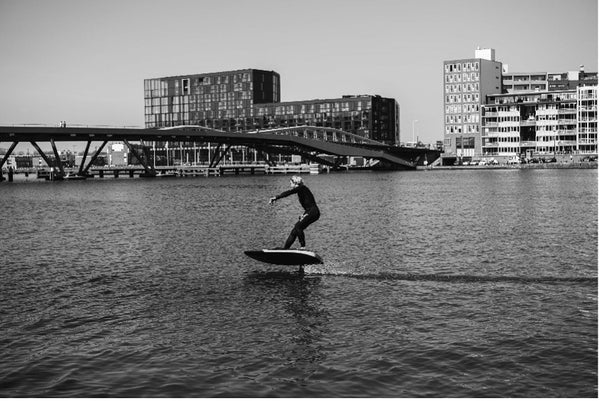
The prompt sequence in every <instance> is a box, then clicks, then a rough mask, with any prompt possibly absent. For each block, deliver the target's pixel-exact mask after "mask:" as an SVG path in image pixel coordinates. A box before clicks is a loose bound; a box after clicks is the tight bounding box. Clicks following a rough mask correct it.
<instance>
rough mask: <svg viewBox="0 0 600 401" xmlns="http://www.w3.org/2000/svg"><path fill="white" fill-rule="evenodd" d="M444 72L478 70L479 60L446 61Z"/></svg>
mask: <svg viewBox="0 0 600 401" xmlns="http://www.w3.org/2000/svg"><path fill="white" fill-rule="evenodd" d="M444 71H445V72H446V74H448V73H451V72H462V71H465V72H470V71H479V61H467V62H463V63H448V64H445V65H444Z"/></svg>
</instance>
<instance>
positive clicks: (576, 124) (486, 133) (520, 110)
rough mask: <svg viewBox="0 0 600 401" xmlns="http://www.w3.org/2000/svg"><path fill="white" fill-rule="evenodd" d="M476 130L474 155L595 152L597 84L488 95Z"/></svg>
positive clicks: (512, 155)
mask: <svg viewBox="0 0 600 401" xmlns="http://www.w3.org/2000/svg"><path fill="white" fill-rule="evenodd" d="M482 130H483V134H482V153H481V154H480V155H477V156H483V157H486V156H501V157H502V156H506V157H515V156H519V157H525V158H535V157H540V156H544V155H550V154H554V155H555V154H569V153H571V154H572V153H597V149H598V130H597V86H591V87H579V88H576V89H566V90H561V91H545V92H539V91H535V92H522V93H509V94H498V95H490V96H488V97H487V104H486V105H484V106H483V112H482Z"/></svg>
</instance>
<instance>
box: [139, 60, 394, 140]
mask: <svg viewBox="0 0 600 401" xmlns="http://www.w3.org/2000/svg"><path fill="white" fill-rule="evenodd" d="M280 85H281V84H280V76H279V74H278V73H276V72H274V71H262V70H256V69H246V70H237V71H226V72H217V73H209V74H194V75H183V76H173V77H164V78H156V79H146V80H145V81H144V98H145V124H146V128H163V127H172V126H178V125H201V126H205V127H209V128H216V129H220V130H224V131H229V132H231V131H233V132H247V131H253V130H256V129H265V128H275V127H291V126H300V125H311V126H317V127H331V128H338V129H342V130H344V131H348V132H351V133H353V134H357V135H360V136H364V137H366V138H370V139H373V140H376V141H381V142H384V143H387V144H395V143H396V142H397V140H398V136H399V132H400V111H399V106H398V103H397V102H396V101H395V100H394V99H389V98H382V97H380V96H372V95H358V96H342V97H341V98H335V99H318V100H305V101H293V102H283V103H282V102H281V101H280V100H281V90H280Z"/></svg>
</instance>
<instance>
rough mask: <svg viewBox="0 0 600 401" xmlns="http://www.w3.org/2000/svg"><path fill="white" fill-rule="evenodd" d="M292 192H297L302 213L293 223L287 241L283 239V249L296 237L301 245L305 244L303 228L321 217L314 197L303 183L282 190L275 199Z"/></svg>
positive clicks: (290, 244)
mask: <svg viewBox="0 0 600 401" xmlns="http://www.w3.org/2000/svg"><path fill="white" fill-rule="evenodd" d="M292 194H298V200H299V201H300V204H301V205H302V207H303V208H304V214H303V215H302V216H300V219H298V222H297V223H296V224H295V225H294V228H293V229H292V232H291V233H290V235H289V237H288V239H287V241H285V245H284V248H285V249H289V248H290V247H291V246H292V244H293V243H294V241H295V240H296V238H298V241H299V242H300V246H301V247H304V246H306V241H305V238H304V230H305V229H306V227H308V226H309V225H310V224H312V223H314V222H315V221H317V220H319V217H321V212H320V211H319V208H318V207H317V202H315V197H314V196H313V194H312V192H310V189H308V187H306V186H305V185H298V186H297V187H295V188H292V189H290V190H288V191H285V192H282V193H281V194H279V195H277V196H276V197H275V199H281V198H285V197H286V196H290V195H292Z"/></svg>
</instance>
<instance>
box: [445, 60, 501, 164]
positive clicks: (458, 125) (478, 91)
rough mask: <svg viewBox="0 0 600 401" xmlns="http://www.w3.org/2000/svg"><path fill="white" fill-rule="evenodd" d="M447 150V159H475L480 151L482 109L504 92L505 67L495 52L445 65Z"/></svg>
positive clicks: (448, 62)
mask: <svg viewBox="0 0 600 401" xmlns="http://www.w3.org/2000/svg"><path fill="white" fill-rule="evenodd" d="M443 80H444V148H445V155H444V156H443V157H447V158H453V159H457V158H463V157H473V156H475V155H476V154H477V153H478V152H480V150H481V146H482V143H481V106H482V105H483V104H484V103H485V99H486V96H487V95H490V94H493V93H501V91H502V63H500V62H498V61H496V60H495V50H494V49H479V48H478V49H477V50H476V51H475V57H474V58H468V59H458V60H448V61H444V73H443Z"/></svg>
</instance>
